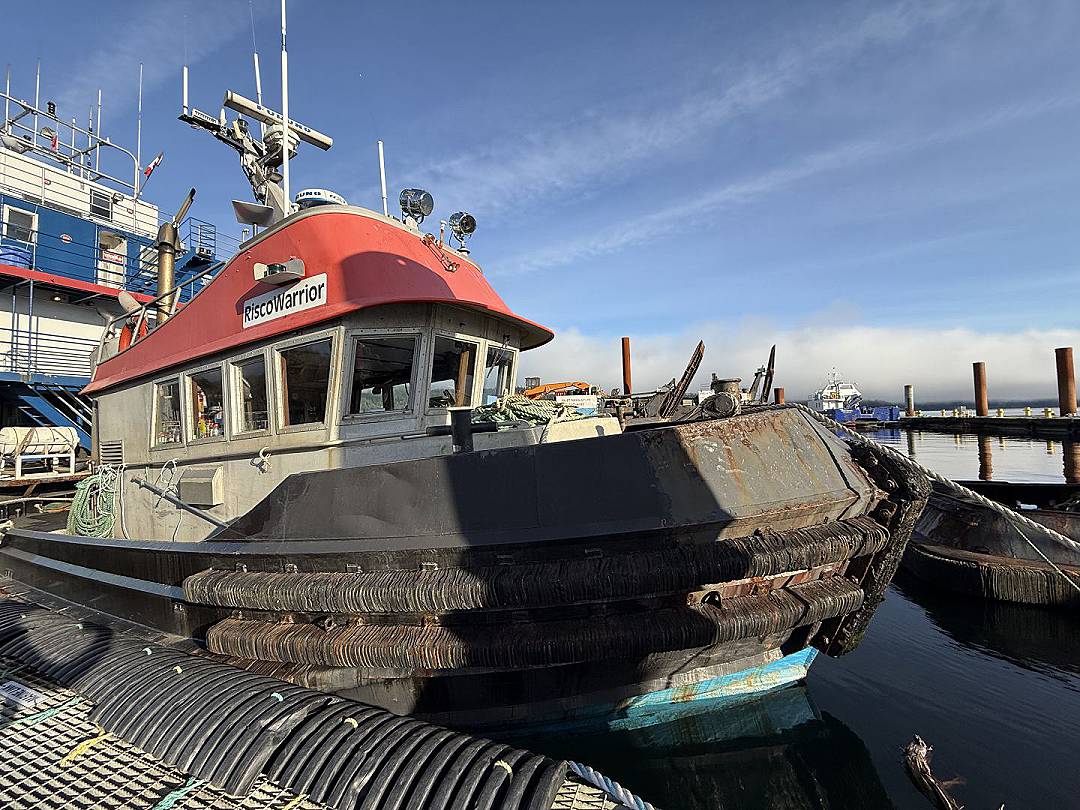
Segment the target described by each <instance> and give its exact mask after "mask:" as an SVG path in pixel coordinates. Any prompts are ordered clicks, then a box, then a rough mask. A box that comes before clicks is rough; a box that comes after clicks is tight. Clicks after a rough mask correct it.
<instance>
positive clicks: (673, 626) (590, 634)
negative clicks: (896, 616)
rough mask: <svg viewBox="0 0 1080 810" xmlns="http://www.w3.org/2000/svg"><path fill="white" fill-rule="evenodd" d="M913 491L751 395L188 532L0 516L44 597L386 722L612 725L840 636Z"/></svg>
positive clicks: (389, 472)
mask: <svg viewBox="0 0 1080 810" xmlns="http://www.w3.org/2000/svg"><path fill="white" fill-rule="evenodd" d="M855 453H860V454H861V455H860V456H858V457H856V455H854V454H855ZM571 472H573V473H574V474H573V475H571V474H570V473H571ZM920 487H921V488H920ZM925 496H926V487H925V483H924V482H922V481H921V479H918V480H916V479H911V478H910V477H905V472H904V470H903V469H901V468H899V467H893V466H891V463H890V462H889V461H888V460H887V459H886V458H884V457H882V458H878V457H876V456H874V455H873V454H872V453H871V452H870V451H865V450H862V451H856V450H853V449H852V448H850V447H849V446H848V445H846V444H844V443H842V442H841V441H839V440H838V439H837V438H836V437H835V436H833V435H832V434H830V433H828V432H826V431H824V430H823V429H821V428H820V427H819V426H818V425H817V424H816V423H815V422H813V421H812V420H810V419H809V418H807V417H806V416H805V415H803V414H802V413H801V412H799V411H797V410H795V409H787V408H768V409H763V410H761V411H759V412H757V413H750V414H744V415H742V416H739V417H735V418H732V419H725V420H713V421H708V422H698V423H690V424H685V425H671V426H665V427H659V428H653V429H650V430H644V431H639V432H629V433H626V434H622V435H619V436H609V437H602V438H596V439H585V440H578V441H572V442H564V443H560V444H552V445H537V446H531V447H517V448H507V449H503V450H492V451H484V452H476V453H463V454H459V455H456V456H450V457H440V458H432V459H421V460H418V461H409V462H400V463H396V464H387V465H381V466H377V467H369V468H352V469H344V470H330V471H321V472H315V473H310V474H303V475H295V476H292V477H291V478H289V479H287V480H286V481H285V482H283V484H282V485H281V486H279V487H278V488H277V490H275V491H274V492H273V493H271V495H270V496H269V497H268V498H267V499H265V500H264V501H263V502H262V503H261V504H259V505H258V506H257V507H256V508H254V509H252V510H251V511H250V512H249V513H248V514H247V515H245V516H243V517H241V518H240V519H238V520H237V521H235V522H234V523H233V524H232V526H231V527H230V529H229V530H227V531H223V532H221V533H219V534H218V535H217V536H214V537H211V538H209V539H208V540H207V541H204V542H198V543H170V542H162V541H137V540H135V541H132V540H94V539H90V538H79V537H65V536H62V535H55V534H48V533H38V532H30V531H22V530H13V531H11V532H9V533H8V535H7V537H6V538H5V541H4V543H3V544H2V545H0V565H2V567H3V569H5V570H6V572H7V574H8V576H9V577H10V578H11V579H13V580H14V581H15V582H17V583H21V584H22V585H23V586H25V587H27V588H29V589H33V592H34V595H35V597H37V598H39V599H44V600H49V599H53V600H56V599H63V600H68V601H70V602H74V603H77V604H80V605H83V606H86V607H89V608H91V609H94V610H96V611H99V612H101V613H102V614H105V615H107V616H110V617H114V618H116V619H119V620H126V621H130V622H135V623H137V624H139V625H142V626H144V627H149V628H152V629H154V630H155V631H158V632H161V633H165V634H169V635H173V636H178V637H181V638H190V639H195V640H197V641H199V642H200V643H202V644H205V645H206V647H207V648H208V649H209V651H210V652H211V653H212V654H215V655H218V656H220V657H222V658H224V659H226V660H229V661H230V662H232V663H234V664H236V665H238V666H241V667H245V668H248V669H251V670H254V671H259V672H264V673H267V674H273V675H276V676H278V677H283V678H285V679H287V680H291V681H294V682H296V683H300V684H303V685H306V686H313V687H316V688H320V689H324V690H326V691H333V692H339V693H343V694H348V695H350V696H353V697H358V698H361V699H363V700H365V701H368V702H371V703H374V704H377V705H380V706H384V707H386V708H389V709H391V710H393V711H396V712H399V713H402V714H406V713H407V714H416V715H420V716H424V717H428V718H432V719H437V720H440V721H443V722H449V723H455V724H457V725H461V726H470V727H492V726H512V725H521V724H536V723H539V724H548V723H559V722H567V721H575V722H576V721H578V720H581V719H590V718H593V719H595V718H596V717H598V716H606V717H610V718H612V720H613V721H617V720H618V719H619V717H620V712H622V711H623V710H626V711H629V710H630V708H631V707H634V706H638V707H641V706H646V705H650V702H655V701H657V700H659V701H663V700H678V699H680V697H681V699H685V700H687V701H691V700H693V699H696V697H699V696H705V697H716V696H717V695H723V694H724V693H725V691H724V690H731V689H733V687H732V686H731V684H732V683H736V682H737V683H739V684H740V686H739V687H738V688H737V689H735V692H738V693H739V694H743V693H745V691H747V690H751V691H752V690H753V689H756V688H762V689H767V688H772V686H771V685H770V684H771V683H772V682H771V681H770V680H769V679H768V678H757V679H755V678H754V677H745V673H747V672H753V671H757V670H758V669H760V668H761V667H766V668H767V667H775V666H778V665H777V662H778V661H782V660H785V659H787V660H801V659H790V656H793V655H799V654H802V655H804V657H806V656H808V653H807V651H809V650H811V649H820V650H823V651H825V652H827V653H829V654H832V655H838V654H842V653H844V652H846V651H848V650H850V649H852V648H853V647H854V646H855V645H856V644H857V643H858V640H859V638H860V637H861V634H862V632H864V631H865V628H866V626H867V623H868V622H869V620H870V616H871V615H872V613H873V611H874V609H875V608H876V606H877V604H878V602H879V601H880V600H881V598H883V593H884V589H885V587H887V585H888V582H889V581H890V580H891V578H892V575H893V573H894V572H895V569H896V565H897V564H898V561H899V558H900V555H901V554H902V553H903V549H904V546H905V544H906V541H907V537H908V535H909V534H910V531H911V526H912V525H913V523H914V520H915V517H916V516H917V514H918V512H919V510H920V509H921V507H922V504H923V502H924V499H925ZM784 672H786V673H788V675H790V677H791V678H796V677H797V676H798V667H796V668H795V669H791V668H790V667H788V668H786V669H784ZM785 677H787V676H785ZM725 679H728V680H725ZM731 679H733V680H731ZM781 680H784V682H787V680H785V679H781ZM647 695H659V696H660V697H653V698H646V697H645V696H647ZM629 713H630V714H637V715H640V716H642V717H647V716H648V712H646V711H638V710H635V711H633V712H629ZM627 716H628V715H627ZM623 719H626V717H624V718H623Z"/></svg>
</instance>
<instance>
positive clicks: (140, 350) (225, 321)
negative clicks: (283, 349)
mask: <svg viewBox="0 0 1080 810" xmlns="http://www.w3.org/2000/svg"><path fill="white" fill-rule="evenodd" d="M291 258H301V259H303V260H304V266H305V279H304V281H301V282H298V283H299V284H304V282H305V281H307V280H308V279H312V278H313V277H316V276H319V275H320V274H323V273H325V274H326V289H325V303H319V304H318V305H316V306H312V307H311V308H308V309H304V310H301V311H296V312H291V313H289V314H286V315H282V316H280V317H276V318H274V319H273V320H267V321H265V322H260V323H255V324H249V325H248V327H247V328H245V327H244V305H245V303H247V302H249V301H250V300H251V299H253V298H258V297H259V296H260V295H263V294H265V293H270V292H272V291H275V290H281V289H282V287H280V286H276V285H271V284H265V283H263V282H258V281H255V275H254V265H255V264H256V263H257V262H261V263H264V264H274V263H281V262H285V261H287V260H288V259H291ZM451 268H453V269H451ZM286 289H287V288H286ZM400 303H439V304H455V305H457V306H462V307H466V308H469V309H473V310H477V311H480V312H482V313H484V314H487V315H491V316H492V317H496V318H500V319H501V320H503V321H506V322H507V323H508V324H510V325H512V326H514V327H516V328H517V329H519V330H520V331H521V333H522V341H521V348H522V349H530V348H533V347H536V346H540V345H543V344H544V343H547V342H548V341H549V340H551V339H552V337H554V333H553V332H552V331H551V330H550V329H547V328H546V327H543V326H540V325H539V324H536V323H533V322H532V321H530V320H527V319H525V318H522V317H521V316H519V315H516V314H514V313H513V312H512V311H511V310H510V309H509V307H507V306H506V303H505V302H504V301H503V300H502V298H500V297H499V295H498V293H496V292H495V290H494V289H492V287H491V285H490V284H489V283H488V280H487V279H486V278H485V277H484V275H483V274H482V273H481V272H480V270H479V268H477V266H476V265H475V264H473V263H472V262H471V261H469V260H468V259H465V258H463V257H462V256H461V255H459V254H457V253H454V252H452V251H450V250H445V249H441V248H439V246H438V245H437V244H435V243H434V242H432V241H430V240H428V241H424V240H423V239H422V238H421V237H420V236H419V235H418V234H416V233H415V232H413V231H411V230H409V229H408V228H406V227H405V226H403V225H401V224H400V223H398V222H396V221H391V220H388V219H387V218H385V217H382V216H380V215H379V214H375V213H374V212H369V211H365V210H363V209H358V208H350V207H345V206H336V205H335V206H320V207H318V208H313V209H309V210H308V211H304V212H302V213H300V214H296V215H294V216H293V217H291V218H290V219H289V220H287V221H285V222H283V223H282V224H280V225H279V226H277V227H275V228H273V229H271V230H269V231H267V232H266V233H264V234H260V235H259V236H258V237H256V238H255V239H254V240H253V241H251V242H248V243H247V244H246V245H245V246H244V247H243V249H242V250H241V251H240V253H238V254H237V255H236V256H234V257H233V258H232V259H231V260H230V261H229V263H228V264H227V265H226V266H225V267H224V268H223V269H222V270H221V271H220V272H219V273H218V274H217V276H215V278H214V279H213V281H211V282H210V284H209V285H208V286H207V288H206V289H205V290H203V291H202V292H200V293H199V294H198V295H197V296H195V297H194V298H192V299H191V301H190V302H189V303H188V304H187V305H186V306H185V307H184V308H183V309H181V310H180V311H179V312H177V313H176V314H175V315H173V317H172V318H170V319H169V320H168V321H166V322H165V323H164V324H162V325H161V326H160V327H158V328H157V329H155V330H153V331H152V332H150V334H148V335H147V336H146V337H144V338H143V339H141V340H139V341H138V342H136V343H134V344H133V345H132V346H131V347H130V348H128V349H126V350H124V351H122V352H120V353H119V354H117V355H115V356H113V357H111V358H109V359H108V360H105V361H104V362H102V363H100V364H99V365H98V367H97V368H96V369H95V371H94V376H93V379H92V380H91V382H90V384H89V385H88V386H87V387H86V389H85V393H94V392H96V391H102V390H104V389H106V388H111V387H113V386H116V385H119V384H121V383H125V382H129V381H131V380H134V379H137V378H139V377H144V376H148V375H152V374H156V373H158V372H159V371H163V370H165V369H167V368H169V367H171V366H175V365H179V364H181V363H187V362H190V361H191V360H194V359H197V358H199V357H206V356H209V355H212V354H218V353H220V352H225V351H231V350H235V349H237V348H239V347H241V346H243V345H245V344H248V343H255V342H257V341H262V340H267V339H272V338H273V337H275V336H277V335H280V334H285V333H288V332H292V331H294V330H297V329H301V328H303V327H307V326H311V325H312V324H316V323H320V322H322V321H327V320H331V319H334V318H340V317H341V316H343V315H345V314H347V313H350V312H355V311H356V310H360V309H366V308H368V307H376V306H381V305H384V304H400Z"/></svg>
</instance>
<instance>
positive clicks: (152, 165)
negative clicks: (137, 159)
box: [143, 152, 165, 177]
mask: <svg viewBox="0 0 1080 810" xmlns="http://www.w3.org/2000/svg"><path fill="white" fill-rule="evenodd" d="M164 157H165V153H164V152H158V156H157V157H156V158H154V159H153V160H151V161H150V162H149V163H148V164H147V165H146V168H145V169H144V170H143V174H145V175H146V176H147V177H149V176H150V175H151V174H153V172H154V169H156V168H157V167H158V165H159V164H160V163H161V159H162V158H164Z"/></svg>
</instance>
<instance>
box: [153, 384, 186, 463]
mask: <svg viewBox="0 0 1080 810" xmlns="http://www.w3.org/2000/svg"><path fill="white" fill-rule="evenodd" d="M183 376H184V375H183V374H170V375H169V376H167V377H162V378H161V379H158V380H154V381H153V383H151V387H150V396H151V398H152V400H153V401H152V402H151V403H150V430H149V434H150V435H149V437H148V438H149V439H150V450H151V451H155V450H157V451H169V450H175V449H176V448H177V447H187V444H188V442H187V427H186V425H185V422H186V419H185V418H184V410H185V406H184V385H183V382H182V380H183ZM168 383H176V385H177V387H178V388H179V393H180V441H178V442H158V441H157V436H156V434H157V427H158V414H159V413H160V411H159V408H160V407H161V397H159V396H158V395H157V394H158V389H159V388H160V387H161V386H163V385H167V384H168Z"/></svg>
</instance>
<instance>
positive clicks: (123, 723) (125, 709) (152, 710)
mask: <svg viewBox="0 0 1080 810" xmlns="http://www.w3.org/2000/svg"><path fill="white" fill-rule="evenodd" d="M185 663H187V662H185ZM148 666H149V667H150V668H151V671H150V672H147V673H146V674H145V676H144V675H142V673H139V674H138V675H136V676H135V677H130V678H129V677H125V675H121V676H119V677H118V678H117V684H118V686H119V687H120V689H119V690H118V691H115V692H111V693H110V695H109V697H108V698H107V699H103V700H102V702H100V703H99V704H98V710H97V713H96V714H97V718H98V724H99V725H101V726H102V728H107V729H109V730H115V731H116V732H117V734H119V735H120V736H121V737H123V738H124V739H128V740H130V741H131V742H133V743H135V744H136V745H138V746H140V747H142V741H143V740H142V735H141V734H139V733H138V730H139V729H140V728H141V727H142V726H143V725H145V723H146V721H148V720H149V719H151V718H153V717H154V716H156V715H157V714H159V713H160V712H161V708H160V707H161V706H162V705H163V704H164V705H171V699H172V697H173V695H174V694H175V692H176V691H177V687H179V688H184V687H185V686H186V685H187V684H188V683H190V681H191V677H190V676H191V675H192V674H194V673H192V672H191V670H190V669H189V668H188V667H179V668H180V672H177V671H176V669H175V668H173V667H169V666H168V664H166V665H165V666H162V665H161V663H160V662H157V661H151V662H150V663H149V664H148ZM175 666H179V665H175ZM191 666H192V667H193V668H194V669H195V671H196V672H198V671H199V662H197V661H193V662H191ZM203 668H204V669H209V665H208V664H204V665H203ZM151 698H153V700H151ZM159 701H160V702H159ZM140 720H142V721H143V722H141V723H140V722H139V721H140ZM150 753H154V752H150Z"/></svg>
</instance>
